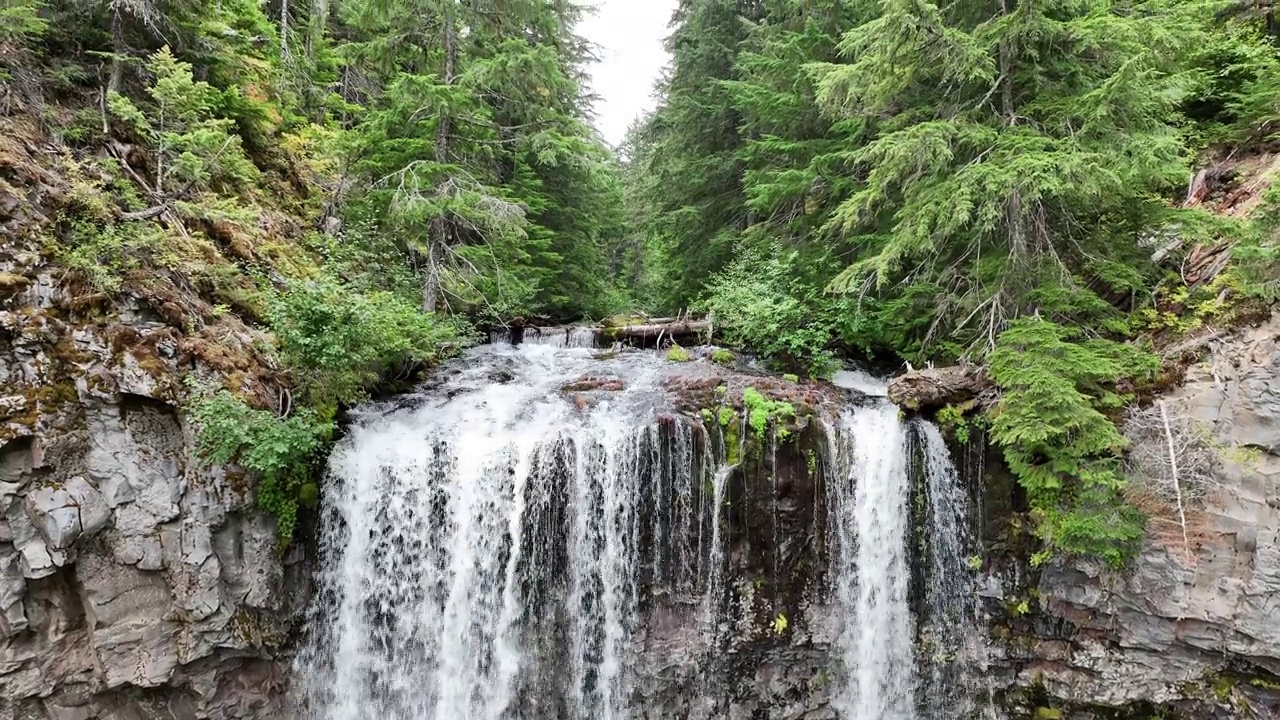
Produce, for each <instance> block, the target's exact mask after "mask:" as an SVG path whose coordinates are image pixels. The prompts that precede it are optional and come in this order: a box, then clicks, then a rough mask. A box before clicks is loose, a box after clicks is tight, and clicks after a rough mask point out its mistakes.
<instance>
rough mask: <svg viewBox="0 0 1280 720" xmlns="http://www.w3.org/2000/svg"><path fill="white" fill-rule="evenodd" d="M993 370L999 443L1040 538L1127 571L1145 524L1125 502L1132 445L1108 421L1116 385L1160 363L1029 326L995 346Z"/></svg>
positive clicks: (1033, 322) (1124, 348)
mask: <svg viewBox="0 0 1280 720" xmlns="http://www.w3.org/2000/svg"><path fill="white" fill-rule="evenodd" d="M990 363H991V377H992V378H993V379H994V380H995V382H996V384H997V385H998V386H999V387H1000V389H1001V391H1002V396H1001V398H1000V401H999V402H998V403H997V404H996V406H995V407H994V408H993V409H992V411H991V420H992V424H991V434H992V438H993V439H994V440H995V441H996V442H997V443H998V444H999V445H1000V446H1001V448H1002V449H1003V452H1004V457H1005V460H1006V462H1007V463H1008V464H1009V468H1010V469H1011V470H1012V471H1013V472H1014V474H1015V475H1016V476H1017V478H1018V481H1019V483H1020V484H1021V485H1022V487H1023V488H1024V489H1025V490H1026V492H1027V496H1028V498H1029V500H1030V503H1031V506H1032V511H1033V513H1034V514H1035V515H1036V519H1037V521H1038V527H1037V531H1038V533H1039V535H1040V536H1041V537H1042V538H1043V539H1044V540H1045V541H1046V542H1048V543H1049V544H1050V545H1051V546H1052V547H1055V548H1059V549H1062V550H1064V551H1067V552H1074V553H1079V554H1086V555H1096V556H1100V557H1103V558H1105V559H1106V560H1107V561H1108V562H1110V563H1112V564H1113V565H1119V564H1122V563H1123V562H1124V560H1125V559H1126V558H1127V557H1128V555H1129V554H1130V553H1131V552H1132V551H1133V550H1135V549H1136V544H1137V542H1138V541H1139V540H1140V539H1141V537H1142V530H1143V522H1142V517H1141V515H1140V513H1138V512H1137V511H1136V510H1135V509H1134V508H1132V507H1129V506H1128V505H1127V504H1126V503H1125V502H1124V500H1123V498H1122V495H1121V490H1122V489H1123V487H1124V484H1125V481H1124V477H1123V475H1122V474H1121V472H1120V467H1121V465H1120V463H1121V453H1122V451H1123V449H1124V447H1125V440H1124V438H1123V437H1122V436H1121V434H1120V432H1119V430H1118V429H1117V428H1116V426H1115V423H1113V422H1112V421H1111V420H1110V419H1109V418H1108V417H1107V416H1106V415H1105V414H1103V411H1114V410H1116V409H1118V408H1120V407H1122V406H1123V405H1124V403H1125V400H1126V398H1125V397H1124V396H1123V395H1122V394H1121V393H1120V392H1118V391H1117V390H1116V383H1117V382H1119V381H1120V380H1122V379H1125V378H1136V377H1142V376H1148V375H1150V374H1151V373H1153V372H1154V371H1155V370H1157V369H1158V368H1159V360H1158V359H1157V358H1156V357H1155V356H1153V355H1151V354H1149V353H1146V352H1143V351H1141V350H1139V349H1137V348H1134V347H1132V346H1129V345H1124V344H1122V343H1116V342H1111V341H1108V340H1100V339H1085V340H1081V339H1078V337H1077V331H1076V330H1073V329H1069V328H1066V327H1063V326H1061V325H1057V324H1054V323H1052V322H1049V321H1046V320H1042V319H1040V318H1027V319H1023V320H1018V321H1016V322H1014V323H1013V324H1012V325H1011V326H1010V327H1009V329H1007V330H1005V331H1004V332H1003V333H1002V334H1001V335H1000V336H999V337H998V338H997V341H996V347H995V350H994V351H993V352H992V353H991V356H990Z"/></svg>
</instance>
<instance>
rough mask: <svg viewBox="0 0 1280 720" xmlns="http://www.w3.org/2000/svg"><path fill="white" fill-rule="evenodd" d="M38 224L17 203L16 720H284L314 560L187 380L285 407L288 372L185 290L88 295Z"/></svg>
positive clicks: (2, 692) (12, 462)
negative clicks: (287, 540)
mask: <svg viewBox="0 0 1280 720" xmlns="http://www.w3.org/2000/svg"><path fill="white" fill-rule="evenodd" d="M0 185H3V183H0ZM45 189H46V190H48V191H49V192H55V191H56V188H45ZM2 190H3V188H0V200H3V198H4V197H5V193H4V192H3V191H2ZM13 213H24V215H23V217H21V218H16V219H15V218H14V216H13V215H12V214H13ZM33 213H34V211H33V210H32V209H31V206H30V205H27V204H23V203H19V204H12V203H11V204H9V205H5V204H4V203H3V202H0V276H3V277H4V278H6V279H5V280H4V281H3V285H4V288H5V290H4V292H2V293H0V718H14V719H15V720H45V719H48V720H90V719H91V718H104V719H105V718H111V719H112V720H133V719H137V720H144V719H150V718H175V719H176V718H183V719H187V718H280V717H285V716H286V713H285V709H286V708H285V704H284V700H283V698H284V697H285V693H284V692H283V691H282V689H283V688H284V687H285V686H286V683H287V674H286V669H287V658H286V657H284V656H283V655H282V653H281V650H280V648H281V646H282V644H283V643H284V641H285V640H286V638H287V636H288V633H289V632H290V631H291V623H292V618H293V617H294V616H295V615H296V611H297V609H298V608H299V606H300V605H301V604H302V603H304V602H305V601H306V582H305V577H304V575H303V573H302V566H301V563H300V562H299V561H300V559H301V553H300V550H298V549H297V548H296V547H294V548H291V550H290V552H288V553H285V554H284V555H283V557H282V553H281V552H280V545H279V543H278V540H277V531H276V524H275V521H274V519H273V518H271V517H270V516H269V515H266V514H265V513H263V512H262V511H260V510H258V509H257V508H256V506H255V501H254V497H253V491H252V485H253V483H252V482H251V481H250V480H249V479H247V478H246V477H245V475H244V473H243V472H240V471H239V470H238V469H236V468H234V467H227V468H207V467H203V466H202V465H201V464H200V463H198V462H197V461H196V459H195V456H194V452H193V447H194V438H193V433H192V429H191V427H190V426H189V424H188V422H187V420H186V418H185V417H184V414H183V412H182V410H181V400H182V397H183V391H184V389H183V387H182V384H181V382H180V378H182V377H183V376H184V375H194V376H196V377H205V378H208V379H209V380H210V381H211V382H216V381H226V380H227V379H231V380H232V381H233V382H240V383H242V384H241V387H242V389H243V390H244V391H245V392H246V393H249V394H252V393H255V392H266V393H269V392H270V389H269V388H270V385H269V384H268V383H267V382H264V379H269V378H270V376H271V373H272V371H271V369H270V366H269V363H268V362H266V361H265V359H264V358H262V357H261V356H259V355H257V351H256V350H255V349H254V339H255V338H254V335H253V332H252V331H250V330H249V329H248V328H246V327H245V326H244V325H243V324H240V323H239V321H238V320H235V319H234V318H230V319H217V320H216V321H215V315H216V314H215V313H213V312H212V311H211V308H210V307H209V306H208V305H207V304H206V303H204V302H203V301H202V300H200V299H199V297H198V295H196V294H195V293H193V292H191V291H189V290H184V289H183V287H182V285H181V281H180V280H178V279H176V278H166V277H165V276H164V275H163V274H158V275H153V276H152V277H150V278H148V279H147V282H141V281H139V282H137V283H133V284H131V285H129V287H133V288H144V290H139V291H138V292H136V293H131V292H120V293H114V294H110V295H108V294H104V293H96V292H94V291H93V290H92V289H91V288H87V287H77V286H76V284H75V282H74V279H73V278H72V277H69V276H68V274H67V272H66V270H65V269H63V268H60V267H57V266H53V265H49V264H47V263H46V261H45V260H43V259H42V258H41V256H40V255H39V253H37V252H35V250H34V248H33V247H32V245H33V243H31V242H28V241H27V240H25V239H24V238H26V237H27V236H25V235H19V234H16V231H14V230H13V228H18V229H21V228H27V227H30V225H31V223H33V222H38V221H37V220H36V219H33V216H32V214H33ZM10 226H12V227H10ZM6 228H8V229H6ZM11 231H13V232H12V233H11ZM175 323H177V324H175Z"/></svg>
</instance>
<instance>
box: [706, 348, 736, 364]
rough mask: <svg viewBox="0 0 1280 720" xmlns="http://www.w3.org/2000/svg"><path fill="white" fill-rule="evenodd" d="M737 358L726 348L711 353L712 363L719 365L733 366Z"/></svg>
mask: <svg viewBox="0 0 1280 720" xmlns="http://www.w3.org/2000/svg"><path fill="white" fill-rule="evenodd" d="M737 357H738V356H737V355H734V354H733V353H732V352H730V351H728V350H725V349H724V348H716V349H715V350H712V351H711V362H713V363H715V364H717V365H732V364H733V361H734V360H736V359H737Z"/></svg>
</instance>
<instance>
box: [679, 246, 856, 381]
mask: <svg viewBox="0 0 1280 720" xmlns="http://www.w3.org/2000/svg"><path fill="white" fill-rule="evenodd" d="M795 259H796V254H795V253H784V252H783V251H782V249H781V248H780V247H777V246H776V245H773V246H765V247H751V246H747V245H745V244H744V245H743V246H740V253H739V254H738V255H737V257H735V258H734V260H733V262H731V263H730V264H729V266H728V267H727V268H725V270H724V271H723V272H720V273H719V274H717V275H715V276H714V277H713V278H712V279H711V281H710V282H709V283H708V285H707V294H706V297H705V298H704V299H703V303H702V304H703V305H704V306H705V307H706V309H707V310H709V311H711V312H714V313H715V327H716V331H717V332H720V333H722V335H723V337H724V339H725V340H726V341H728V342H730V343H732V344H734V345H736V346H738V347H744V348H751V349H753V350H755V351H757V352H760V353H761V354H764V355H767V356H771V357H788V358H793V359H796V360H799V361H801V362H804V363H806V364H807V365H809V367H810V369H812V370H814V372H815V374H826V372H827V370H829V369H830V366H831V365H832V363H833V358H832V355H831V353H830V352H829V351H828V350H827V349H826V347H825V346H826V344H827V343H828V342H829V341H830V339H831V328H828V327H826V326H824V325H822V324H816V323H814V322H813V321H812V318H813V317H814V315H815V313H814V310H813V307H811V306H810V305H809V304H808V303H806V302H805V301H804V300H803V299H801V298H800V297H798V294H799V293H798V292H797V290H798V288H796V287H795V282H794V279H793V276H794V272H793V268H792V262H793V261H794V260H795Z"/></svg>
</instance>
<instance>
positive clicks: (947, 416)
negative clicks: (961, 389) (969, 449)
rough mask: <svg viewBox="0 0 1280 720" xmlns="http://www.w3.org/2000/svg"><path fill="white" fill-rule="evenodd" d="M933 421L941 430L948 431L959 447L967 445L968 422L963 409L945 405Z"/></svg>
mask: <svg viewBox="0 0 1280 720" xmlns="http://www.w3.org/2000/svg"><path fill="white" fill-rule="evenodd" d="M934 419H935V420H937V422H938V424H939V425H941V426H942V427H943V428H946V429H947V430H949V431H950V432H951V434H952V435H954V436H955V438H956V441H957V442H959V443H960V444H961V445H967V444H968V443H969V431H970V422H969V418H968V417H966V416H965V409H964V408H960V407H956V406H955V405H947V406H946V407H944V408H942V409H941V410H939V411H938V414H937V416H936V417H935V418H934Z"/></svg>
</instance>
